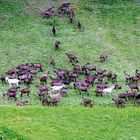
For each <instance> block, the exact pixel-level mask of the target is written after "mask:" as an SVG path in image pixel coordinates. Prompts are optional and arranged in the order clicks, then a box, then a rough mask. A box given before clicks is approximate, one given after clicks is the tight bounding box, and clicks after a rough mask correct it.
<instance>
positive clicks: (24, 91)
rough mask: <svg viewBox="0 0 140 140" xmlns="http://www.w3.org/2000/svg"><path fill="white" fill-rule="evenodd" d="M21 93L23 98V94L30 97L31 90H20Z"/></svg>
mask: <svg viewBox="0 0 140 140" xmlns="http://www.w3.org/2000/svg"><path fill="white" fill-rule="evenodd" d="M20 92H21V95H20V96H21V97H22V95H23V94H27V95H28V96H29V94H30V90H29V89H28V88H23V89H21V90H20Z"/></svg>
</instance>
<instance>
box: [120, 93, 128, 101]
mask: <svg viewBox="0 0 140 140" xmlns="http://www.w3.org/2000/svg"><path fill="white" fill-rule="evenodd" d="M118 98H119V99H125V101H127V94H126V93H120V94H118Z"/></svg>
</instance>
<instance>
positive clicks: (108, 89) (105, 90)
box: [103, 86, 114, 95]
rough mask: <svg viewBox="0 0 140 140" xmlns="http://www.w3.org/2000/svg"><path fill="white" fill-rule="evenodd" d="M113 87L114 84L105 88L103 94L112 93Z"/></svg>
mask: <svg viewBox="0 0 140 140" xmlns="http://www.w3.org/2000/svg"><path fill="white" fill-rule="evenodd" d="M113 88H114V86H112V87H111V88H105V89H103V94H104V95H107V94H109V95H111V93H112V90H113Z"/></svg>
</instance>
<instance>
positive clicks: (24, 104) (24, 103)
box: [16, 101, 28, 106]
mask: <svg viewBox="0 0 140 140" xmlns="http://www.w3.org/2000/svg"><path fill="white" fill-rule="evenodd" d="M27 104H28V101H20V102H17V103H16V106H26V105H27Z"/></svg>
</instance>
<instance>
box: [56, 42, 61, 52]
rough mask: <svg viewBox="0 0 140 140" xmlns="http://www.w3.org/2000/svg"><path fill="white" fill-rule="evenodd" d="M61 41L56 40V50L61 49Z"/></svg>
mask: <svg viewBox="0 0 140 140" xmlns="http://www.w3.org/2000/svg"><path fill="white" fill-rule="evenodd" d="M60 44H61V43H60V41H56V42H55V50H59V49H60Z"/></svg>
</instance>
